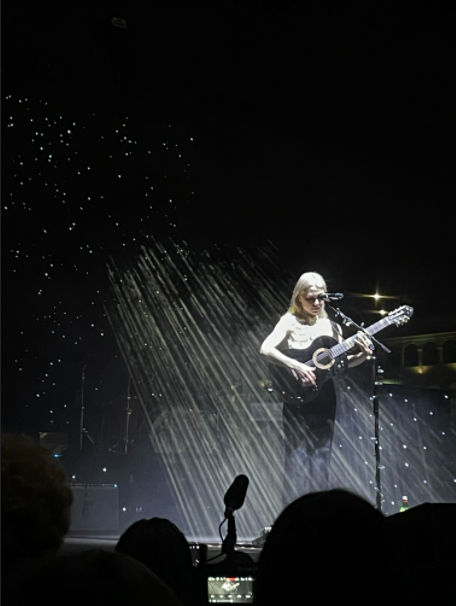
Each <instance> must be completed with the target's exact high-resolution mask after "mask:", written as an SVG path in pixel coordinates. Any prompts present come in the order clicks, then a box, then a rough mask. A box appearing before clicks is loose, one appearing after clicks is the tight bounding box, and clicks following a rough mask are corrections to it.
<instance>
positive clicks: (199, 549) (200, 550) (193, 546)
mask: <svg viewBox="0 0 456 606" xmlns="http://www.w3.org/2000/svg"><path fill="white" fill-rule="evenodd" d="M189 546H190V553H191V554H192V562H193V566H200V565H201V564H204V563H205V562H206V559H207V545H206V544H205V543H189Z"/></svg>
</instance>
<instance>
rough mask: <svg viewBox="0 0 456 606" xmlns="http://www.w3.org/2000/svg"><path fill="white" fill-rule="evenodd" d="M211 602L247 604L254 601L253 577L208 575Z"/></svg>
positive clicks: (208, 590)
mask: <svg viewBox="0 0 456 606" xmlns="http://www.w3.org/2000/svg"><path fill="white" fill-rule="evenodd" d="M207 593H208V598H209V602H218V603H225V604H235V603H238V604H246V603H251V602H253V577H208V579H207Z"/></svg>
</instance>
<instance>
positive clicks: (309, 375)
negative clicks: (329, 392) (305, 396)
mask: <svg viewBox="0 0 456 606" xmlns="http://www.w3.org/2000/svg"><path fill="white" fill-rule="evenodd" d="M314 370H315V368H313V367H311V366H307V364H299V366H296V367H295V368H293V369H292V372H293V375H294V376H295V378H296V379H297V380H298V381H300V382H301V383H302V384H303V385H304V386H305V387H309V386H310V385H316V384H317V379H316V377H315V373H314Z"/></svg>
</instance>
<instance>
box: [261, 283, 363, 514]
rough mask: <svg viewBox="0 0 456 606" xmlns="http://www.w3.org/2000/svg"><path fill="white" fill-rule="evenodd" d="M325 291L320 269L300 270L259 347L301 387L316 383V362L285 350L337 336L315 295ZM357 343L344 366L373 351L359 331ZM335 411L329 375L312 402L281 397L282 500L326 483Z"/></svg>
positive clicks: (324, 486) (336, 328) (339, 336)
mask: <svg viewBox="0 0 456 606" xmlns="http://www.w3.org/2000/svg"><path fill="white" fill-rule="evenodd" d="M326 292H327V288H326V283H325V281H324V279H323V277H322V276H321V275H320V274H317V273H315V272H307V273H304V274H302V276H301V277H300V278H299V280H298V282H297V283H296V286H295V288H294V290H293V295H292V298H291V304H290V308H289V310H288V312H287V313H286V314H285V315H283V316H282V317H281V318H280V320H279V322H278V323H277V325H276V326H275V328H274V329H273V331H272V332H271V334H270V335H269V336H268V337H266V339H265V340H264V342H263V344H262V346H261V349H260V353H261V354H262V355H263V356H265V357H266V358H267V360H268V362H270V363H272V364H276V365H278V366H283V367H286V368H288V369H290V370H291V371H292V374H293V376H294V378H295V380H296V382H297V383H300V384H301V385H303V386H305V387H312V386H316V376H315V372H314V371H315V367H313V366H309V365H306V364H304V363H302V362H300V361H298V360H297V359H295V358H293V357H292V356H290V355H286V354H285V353H284V351H288V353H290V350H303V349H307V348H308V347H310V346H311V345H312V342H313V341H314V340H315V339H316V338H317V337H322V336H328V337H333V338H334V339H336V340H337V341H342V331H341V328H340V326H339V325H338V324H336V323H335V322H332V321H330V320H329V318H328V314H327V313H326V311H325V304H324V301H322V300H321V299H319V298H318V297H319V295H322V294H324V293H326ZM357 344H358V346H359V349H360V351H359V353H356V354H353V355H348V356H347V358H346V360H347V363H348V367H349V368H350V367H353V366H357V365H359V364H362V363H363V362H364V361H365V360H366V358H367V356H368V355H369V354H371V353H372V351H371V349H369V346H370V345H371V341H370V339H369V338H368V337H367V336H366V335H365V334H364V333H362V332H359V333H358V336H357ZM291 353H292V352H291ZM335 416H336V396H335V391H334V385H333V382H332V381H331V380H327V381H326V382H324V384H323V386H322V387H321V388H320V389H319V390H318V395H317V396H316V398H315V399H313V400H312V401H311V402H307V403H302V402H300V401H299V399H298V400H297V399H296V398H292V397H288V398H287V397H286V398H285V400H284V403H283V429H284V434H285V486H284V505H286V504H288V503H290V502H291V501H294V500H295V499H296V498H298V497H299V496H301V495H303V494H306V493H308V492H315V491H320V490H326V489H328V488H329V464H330V460H331V445H332V438H333V433H334V420H335Z"/></svg>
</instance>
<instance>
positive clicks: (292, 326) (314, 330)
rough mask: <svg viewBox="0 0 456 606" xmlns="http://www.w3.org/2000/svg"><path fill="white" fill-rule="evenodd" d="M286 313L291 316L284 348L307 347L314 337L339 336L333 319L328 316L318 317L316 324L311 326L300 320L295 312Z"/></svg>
mask: <svg viewBox="0 0 456 606" xmlns="http://www.w3.org/2000/svg"><path fill="white" fill-rule="evenodd" d="M286 315H287V316H289V317H288V321H289V330H287V338H286V341H285V342H284V343H283V347H284V348H288V349H307V348H308V347H310V345H311V344H312V341H313V340H314V339H316V338H317V337H321V336H323V335H327V336H328V337H334V338H337V337H336V333H335V329H334V328H333V325H332V323H331V320H329V319H328V318H317V321H316V322H315V324H313V325H312V326H310V325H309V324H304V323H302V322H300V321H299V320H298V318H297V317H296V316H294V315H293V314H290V313H287V314H286Z"/></svg>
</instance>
